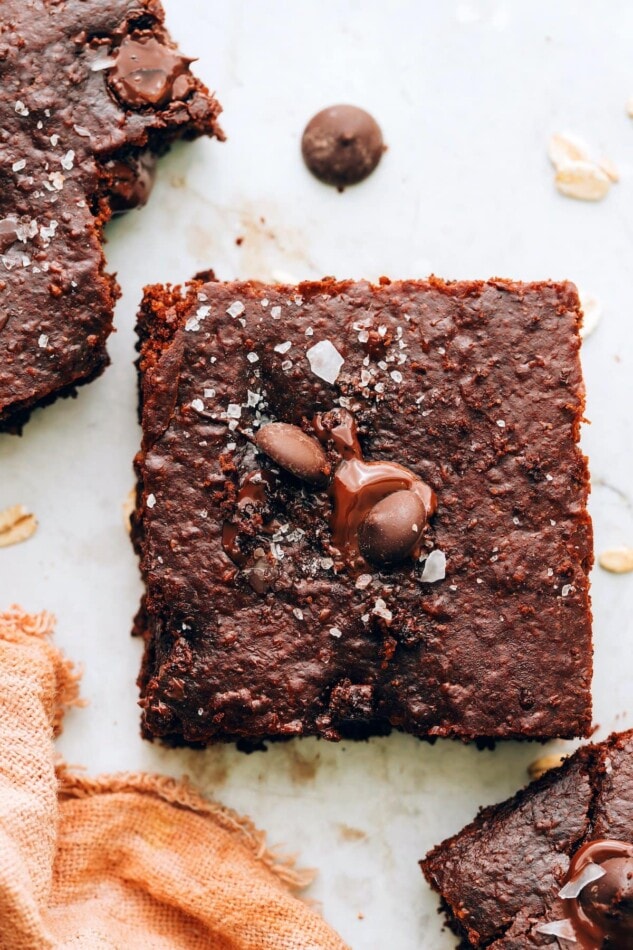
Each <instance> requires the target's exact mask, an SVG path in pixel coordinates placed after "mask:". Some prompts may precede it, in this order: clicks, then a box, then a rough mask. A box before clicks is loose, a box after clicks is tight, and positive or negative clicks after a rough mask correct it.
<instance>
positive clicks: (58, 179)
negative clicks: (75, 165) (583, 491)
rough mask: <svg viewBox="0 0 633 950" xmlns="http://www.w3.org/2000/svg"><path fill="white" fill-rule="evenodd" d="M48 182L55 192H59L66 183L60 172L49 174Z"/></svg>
mask: <svg viewBox="0 0 633 950" xmlns="http://www.w3.org/2000/svg"><path fill="white" fill-rule="evenodd" d="M48 180H49V181H50V183H51V185H52V186H53V188H54V189H55V190H56V191H61V190H62V188H63V187H64V182H65V181H66V179H65V178H64V176H63V175H62V173H61V172H51V173H50V175H49V176H48ZM45 184H46V183H45Z"/></svg>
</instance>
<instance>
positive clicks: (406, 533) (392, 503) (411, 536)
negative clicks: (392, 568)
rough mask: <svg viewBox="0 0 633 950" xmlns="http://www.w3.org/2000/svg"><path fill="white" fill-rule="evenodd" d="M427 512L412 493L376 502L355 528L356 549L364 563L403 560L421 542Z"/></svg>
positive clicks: (394, 494) (398, 494)
mask: <svg viewBox="0 0 633 950" xmlns="http://www.w3.org/2000/svg"><path fill="white" fill-rule="evenodd" d="M425 524H426V510H425V507H424V505H423V503H422V502H421V501H420V499H419V498H418V496H417V495H416V494H415V493H414V492H412V491H396V492H392V494H391V495H387V497H386V498H383V499H382V501H379V502H377V503H376V504H375V505H374V507H373V508H372V509H371V510H370V512H369V514H368V515H367V517H366V518H365V520H364V521H363V522H362V523H361V525H360V527H359V529H358V547H359V549H360V553H361V554H362V555H363V557H364V558H365V559H366V560H367V561H371V562H372V563H374V564H395V563H397V562H398V561H403V560H404V559H405V558H406V557H408V555H409V554H411V552H412V551H413V549H414V548H415V546H416V544H417V543H418V541H419V540H420V537H421V535H422V531H423V529H424V525H425Z"/></svg>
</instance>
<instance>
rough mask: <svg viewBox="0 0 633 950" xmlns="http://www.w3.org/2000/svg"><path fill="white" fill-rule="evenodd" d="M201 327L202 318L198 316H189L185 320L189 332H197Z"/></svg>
mask: <svg viewBox="0 0 633 950" xmlns="http://www.w3.org/2000/svg"><path fill="white" fill-rule="evenodd" d="M199 329H200V320H199V318H198V317H197V316H193V317H189V319H188V320H187V321H186V322H185V330H187V331H188V332H189V333H195V332H196V331H198V330H199Z"/></svg>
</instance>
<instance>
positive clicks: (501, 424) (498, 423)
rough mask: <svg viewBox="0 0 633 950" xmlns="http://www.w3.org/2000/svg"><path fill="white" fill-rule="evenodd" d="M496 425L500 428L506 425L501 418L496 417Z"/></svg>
mask: <svg viewBox="0 0 633 950" xmlns="http://www.w3.org/2000/svg"><path fill="white" fill-rule="evenodd" d="M497 425H498V426H499V428H500V429H505V427H506V424H505V422H504V420H503V419H497Z"/></svg>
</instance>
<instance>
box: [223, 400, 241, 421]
mask: <svg viewBox="0 0 633 950" xmlns="http://www.w3.org/2000/svg"><path fill="white" fill-rule="evenodd" d="M226 414H227V416H228V418H229V419H239V418H240V417H241V415H242V407H241V406H240V405H239V404H238V403H236V402H230V403H229V404H228V406H227V409H226Z"/></svg>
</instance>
